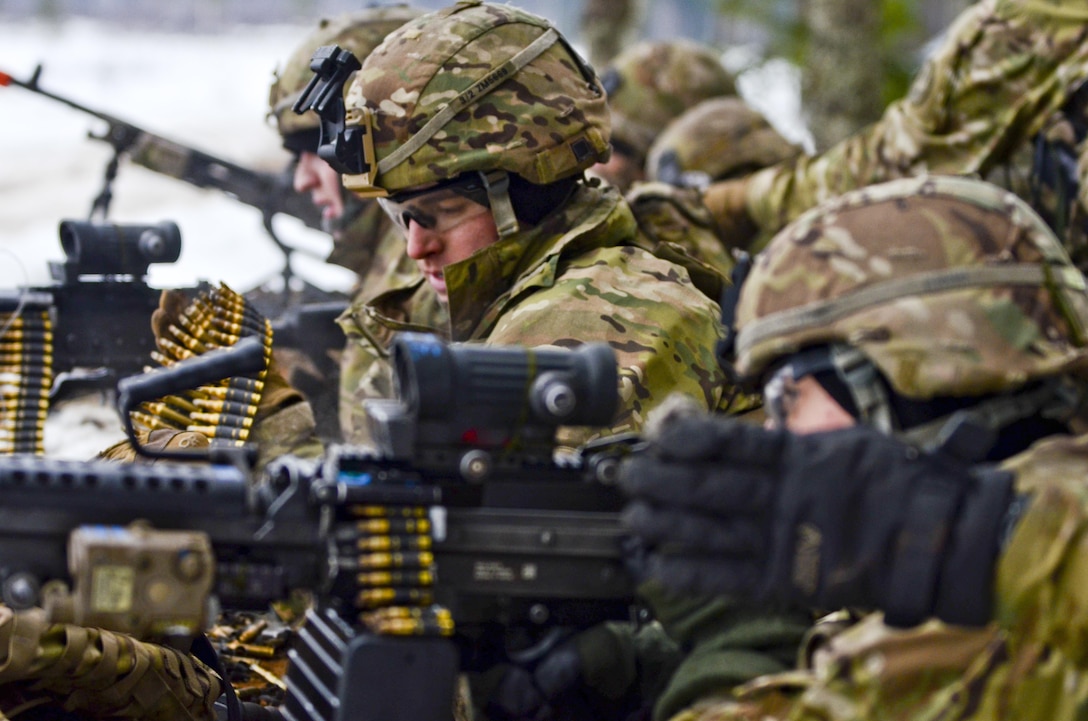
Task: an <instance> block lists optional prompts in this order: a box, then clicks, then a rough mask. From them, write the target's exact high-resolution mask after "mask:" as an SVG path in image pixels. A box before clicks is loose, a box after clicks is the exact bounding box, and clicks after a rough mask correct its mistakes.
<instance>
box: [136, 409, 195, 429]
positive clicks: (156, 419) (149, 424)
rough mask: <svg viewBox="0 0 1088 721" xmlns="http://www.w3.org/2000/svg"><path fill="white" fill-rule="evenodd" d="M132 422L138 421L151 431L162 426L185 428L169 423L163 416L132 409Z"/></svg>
mask: <svg viewBox="0 0 1088 721" xmlns="http://www.w3.org/2000/svg"><path fill="white" fill-rule="evenodd" d="M132 422H133V423H138V424H139V425H141V426H143V427H144V428H146V429H147V430H149V431H155V430H158V429H160V428H169V429H171V430H175V431H182V430H185V428H184V427H181V428H179V427H178V426H175V425H173V424H171V423H169V422H168V421H167V420H166V419H165V418H163V417H161V416H152V415H148V414H147V413H141V412H140V411H132Z"/></svg>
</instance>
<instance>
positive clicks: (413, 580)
mask: <svg viewBox="0 0 1088 721" xmlns="http://www.w3.org/2000/svg"><path fill="white" fill-rule="evenodd" d="M355 582H356V583H357V584H358V585H359V586H368V587H374V586H431V585H434V574H433V573H431V571H430V570H428V569H420V570H418V571H408V570H403V571H368V572H365V573H359V574H356V576H355Z"/></svg>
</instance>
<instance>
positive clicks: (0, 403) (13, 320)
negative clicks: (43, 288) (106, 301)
mask: <svg viewBox="0 0 1088 721" xmlns="http://www.w3.org/2000/svg"><path fill="white" fill-rule="evenodd" d="M52 310H53V297H52V296H51V295H49V294H48V293H33V292H19V293H15V294H5V295H2V296H0V453H2V454H12V453H32V454H36V455H44V454H45V443H44V435H45V418H46V415H47V414H48V413H49V391H50V389H51V388H52V386H53V316H52Z"/></svg>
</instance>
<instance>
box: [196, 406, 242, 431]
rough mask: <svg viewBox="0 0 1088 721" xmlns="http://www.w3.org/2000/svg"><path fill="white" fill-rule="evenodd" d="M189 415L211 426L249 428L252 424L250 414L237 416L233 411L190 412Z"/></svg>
mask: <svg viewBox="0 0 1088 721" xmlns="http://www.w3.org/2000/svg"><path fill="white" fill-rule="evenodd" d="M254 410H256V409H254ZM189 415H190V417H191V419H192V420H194V421H198V422H200V423H208V424H210V425H213V426H220V425H223V426H230V427H232V428H250V427H252V426H253V416H252V415H250V416H239V415H235V414H233V413H191V414H189Z"/></svg>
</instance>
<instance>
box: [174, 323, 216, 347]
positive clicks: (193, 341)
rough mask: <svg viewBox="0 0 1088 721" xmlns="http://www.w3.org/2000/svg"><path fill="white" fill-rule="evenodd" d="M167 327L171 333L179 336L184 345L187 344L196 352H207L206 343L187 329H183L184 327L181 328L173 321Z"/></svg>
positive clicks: (178, 338)
mask: <svg viewBox="0 0 1088 721" xmlns="http://www.w3.org/2000/svg"><path fill="white" fill-rule="evenodd" d="M166 328H167V330H169V331H170V332H171V333H173V334H174V337H175V338H177V340H178V342H179V343H181V344H182V345H183V346H185V347H186V348H188V349H189V350H191V351H193V352H194V353H205V352H207V350H208V347H207V346H206V345H204V343H202V342H201V341H200V340H198V339H197V338H195V337H193V336H191V335H189V333H188V332H186V331H185V330H183V329H182V328H179V327H178V326H176V325H174V324H173V323H171V324H170V325H168V326H167V327H166Z"/></svg>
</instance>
